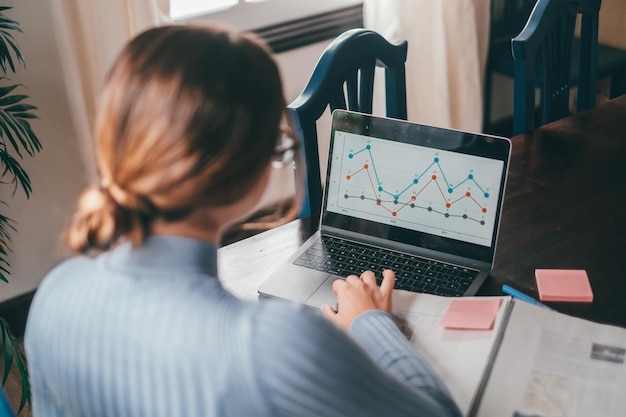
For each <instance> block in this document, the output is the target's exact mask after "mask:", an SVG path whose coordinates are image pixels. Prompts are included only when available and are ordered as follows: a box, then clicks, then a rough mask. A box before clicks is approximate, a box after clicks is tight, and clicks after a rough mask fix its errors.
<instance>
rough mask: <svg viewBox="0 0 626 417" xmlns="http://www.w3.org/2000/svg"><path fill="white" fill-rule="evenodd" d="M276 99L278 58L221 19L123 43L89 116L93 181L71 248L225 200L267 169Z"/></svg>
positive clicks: (71, 232) (105, 244) (279, 104)
mask: <svg viewBox="0 0 626 417" xmlns="http://www.w3.org/2000/svg"><path fill="white" fill-rule="evenodd" d="M284 109H285V100H284V97H283V90H282V85H281V79H280V74H279V70H278V67H277V65H276V63H275V61H274V59H273V58H272V56H271V52H270V50H269V49H268V47H267V46H266V45H265V44H264V43H263V42H262V41H260V40H259V39H257V38H256V37H255V36H253V35H251V34H249V33H242V32H239V31H237V30H235V29H232V28H229V27H223V26H212V27H190V26H164V27H158V28H154V29H150V30H147V31H146V32H143V33H142V34H140V35H138V36H137V37H136V38H134V39H133V40H132V41H131V42H129V43H128V45H127V46H126V47H125V48H124V49H123V51H122V52H121V54H120V56H119V57H118V59H117V61H116V62H115V64H114V65H113V67H112V69H111V71H110V73H109V75H108V78H107V82H106V85H105V88H104V92H103V95H102V99H101V103H100V110H99V113H98V118H97V121H96V128H95V144H96V154H97V162H98V169H99V171H100V175H101V178H102V183H101V185H100V186H99V187H90V188H88V189H87V190H86V191H85V192H84V193H83V195H82V196H81V198H80V200H79V207H78V211H77V213H76V214H75V216H74V218H73V220H72V222H71V223H70V225H69V227H68V229H67V231H66V235H65V240H66V244H67V245H68V247H69V248H70V249H72V250H74V251H79V252H85V251H88V250H90V249H101V250H104V249H108V248H109V247H111V246H112V245H114V244H115V243H117V242H118V241H120V240H122V239H128V240H131V241H132V242H133V243H134V244H136V245H138V244H141V243H142V242H143V241H144V239H145V237H146V235H147V234H148V231H149V228H150V225H151V223H152V222H153V221H154V220H155V219H157V218H161V219H165V220H176V219H181V218H184V217H185V216H186V215H187V214H188V213H190V212H191V211H193V210H194V209H195V208H197V207H201V206H224V205H228V204H230V203H232V202H234V201H237V200H238V199H239V198H241V196H242V195H243V194H245V193H247V192H248V191H249V190H250V189H251V188H252V187H253V186H254V185H255V184H256V182H257V181H258V179H259V177H260V176H261V174H262V173H263V172H264V170H265V169H267V167H268V164H269V163H270V160H271V158H272V153H273V150H274V147H275V145H276V142H277V138H278V137H279V131H280V128H279V126H280V122H281V117H282V116H283V113H284Z"/></svg>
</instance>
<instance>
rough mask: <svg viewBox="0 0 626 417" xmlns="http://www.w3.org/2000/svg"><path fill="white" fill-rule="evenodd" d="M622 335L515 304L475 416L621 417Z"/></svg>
mask: <svg viewBox="0 0 626 417" xmlns="http://www.w3.org/2000/svg"><path fill="white" fill-rule="evenodd" d="M625 360H626V329H623V328H619V327H615V326H608V325H602V324H597V323H593V322H590V321H586V320H582V319H579V318H576V317H571V316H567V315H564V314H561V313H557V312H555V311H549V310H546V309H544V308H540V307H536V306H533V305H531V304H528V303H524V302H518V301H516V302H515V306H514V308H513V314H512V315H511V319H510V321H509V323H508V326H507V330H506V333H505V336H504V339H503V342H502V345H501V347H500V351H499V353H498V357H497V360H496V363H495V366H494V368H493V372H492V374H491V376H490V378H489V382H488V384H487V390H486V391H485V394H484V396H483V398H482V401H481V407H480V409H479V412H478V415H479V416H506V417H512V416H515V417H527V416H542V417H544V416H545V417H547V416H550V417H561V416H562V417H565V416H567V417H600V416H602V417H618V416H619V417H621V416H623V415H624V410H625V409H626V396H624V393H625V392H626V363H625Z"/></svg>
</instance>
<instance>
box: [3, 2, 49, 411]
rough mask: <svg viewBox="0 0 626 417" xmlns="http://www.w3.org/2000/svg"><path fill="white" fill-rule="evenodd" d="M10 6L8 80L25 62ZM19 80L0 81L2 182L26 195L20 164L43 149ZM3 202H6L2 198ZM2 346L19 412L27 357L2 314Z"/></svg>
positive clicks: (7, 222)
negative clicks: (18, 387)
mask: <svg viewBox="0 0 626 417" xmlns="http://www.w3.org/2000/svg"><path fill="white" fill-rule="evenodd" d="M9 9H11V7H0V70H1V71H2V74H3V75H2V76H0V82H1V81H4V82H8V81H10V80H9V78H7V77H6V74H7V73H8V72H9V71H10V72H12V73H15V67H16V63H18V64H20V65H22V66H25V61H24V57H23V56H22V53H21V52H20V49H19V47H18V45H17V43H16V41H15V38H14V37H13V35H12V33H15V32H23V30H22V27H21V26H20V24H19V23H18V22H16V21H15V20H13V19H10V18H8V17H7V16H6V15H5V13H4V12H5V11H6V10H9ZM20 86H21V85H20V84H10V83H9V85H7V86H2V85H0V165H1V166H2V171H1V172H0V184H5V185H11V186H12V187H13V194H15V192H16V191H17V189H18V188H21V189H22V190H23V191H24V193H25V194H26V197H27V198H28V197H30V194H31V192H32V188H31V183H30V178H29V176H28V174H27V173H26V171H25V170H24V169H23V168H22V166H21V165H20V162H19V161H20V160H22V159H23V158H24V156H25V155H28V156H31V157H32V156H34V155H35V153H37V152H39V151H40V150H41V143H40V142H39V139H38V138H37V135H35V132H34V131H33V129H32V128H31V126H30V123H29V120H30V119H36V118H37V116H36V115H35V114H34V113H32V111H33V110H36V109H37V108H36V107H35V106H33V105H31V104H27V103H25V100H26V99H28V96H26V95H23V94H17V93H15V90H16V89H17V88H18V87H20ZM0 204H2V205H5V206H6V205H7V203H6V202H4V201H0ZM15 230H16V229H15V227H14V225H13V222H12V220H11V219H9V218H8V217H6V216H4V215H2V214H0V280H2V281H5V282H8V279H7V276H8V275H9V267H10V265H9V262H8V260H7V256H8V253H9V250H10V249H9V242H10V241H11V238H10V232H11V231H15ZM0 349H2V351H3V353H4V372H3V378H2V385H3V386H4V384H5V382H6V380H7V378H8V376H9V372H10V371H11V367H12V365H13V362H15V365H16V366H17V368H18V370H19V374H20V376H21V382H22V396H21V400H20V406H19V410H18V413H19V412H20V411H21V410H22V409H23V408H24V406H25V405H26V403H28V404H30V383H29V380H28V370H27V366H26V358H25V355H24V352H23V351H22V347H21V345H20V344H19V342H18V341H17V339H16V337H15V336H14V335H13V334H12V333H11V331H10V329H9V326H8V324H7V322H6V321H5V320H4V319H2V318H0Z"/></svg>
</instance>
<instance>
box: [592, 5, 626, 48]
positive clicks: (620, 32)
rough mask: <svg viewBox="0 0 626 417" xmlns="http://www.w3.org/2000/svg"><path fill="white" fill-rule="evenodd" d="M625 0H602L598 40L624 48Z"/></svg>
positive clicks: (625, 28) (625, 34)
mask: <svg viewBox="0 0 626 417" xmlns="http://www.w3.org/2000/svg"><path fill="white" fill-rule="evenodd" d="M625 22H626V1H624V0H602V7H601V9H600V29H599V32H598V38H599V40H600V42H602V43H606V44H607V45H612V46H615V47H618V48H623V49H626V25H624V23H625Z"/></svg>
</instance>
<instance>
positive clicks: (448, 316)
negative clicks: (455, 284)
mask: <svg viewBox="0 0 626 417" xmlns="http://www.w3.org/2000/svg"><path fill="white" fill-rule="evenodd" d="M499 308H500V299H499V298H493V299H491V298H454V299H452V300H451V301H450V305H448V309H447V310H446V312H445V313H444V315H443V316H441V320H439V326H441V327H445V328H448V329H471V330H490V329H491V328H492V327H493V323H494V322H495V320H496V313H498V309H499Z"/></svg>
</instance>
